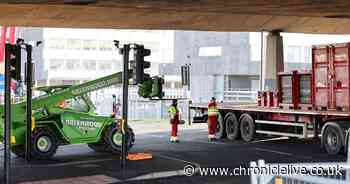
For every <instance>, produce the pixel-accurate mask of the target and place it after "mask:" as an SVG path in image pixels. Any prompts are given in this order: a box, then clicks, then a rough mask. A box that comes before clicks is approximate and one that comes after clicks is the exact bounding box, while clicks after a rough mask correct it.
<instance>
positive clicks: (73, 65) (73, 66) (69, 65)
mask: <svg viewBox="0 0 350 184" xmlns="http://www.w3.org/2000/svg"><path fill="white" fill-rule="evenodd" d="M79 68H80V61H79V60H78V59H68V60H66V69H67V70H79Z"/></svg>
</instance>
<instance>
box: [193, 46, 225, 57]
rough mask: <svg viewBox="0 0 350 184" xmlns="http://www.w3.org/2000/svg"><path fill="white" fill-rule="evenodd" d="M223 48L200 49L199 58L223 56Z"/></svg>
mask: <svg viewBox="0 0 350 184" xmlns="http://www.w3.org/2000/svg"><path fill="white" fill-rule="evenodd" d="M221 55H222V47H200V48H199V52H198V56H204V57H210V56H221Z"/></svg>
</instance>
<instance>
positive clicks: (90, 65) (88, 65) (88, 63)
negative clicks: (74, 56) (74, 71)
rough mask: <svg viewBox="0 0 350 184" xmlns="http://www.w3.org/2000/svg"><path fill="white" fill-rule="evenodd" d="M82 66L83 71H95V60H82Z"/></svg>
mask: <svg viewBox="0 0 350 184" xmlns="http://www.w3.org/2000/svg"><path fill="white" fill-rule="evenodd" d="M82 66H83V68H84V69H85V70H90V71H93V70H96V61H95V60H84V61H83V62H82Z"/></svg>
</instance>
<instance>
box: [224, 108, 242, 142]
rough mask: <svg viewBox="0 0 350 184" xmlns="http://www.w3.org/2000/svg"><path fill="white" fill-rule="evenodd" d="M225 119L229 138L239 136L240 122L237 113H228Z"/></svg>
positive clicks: (234, 138) (233, 138)
mask: <svg viewBox="0 0 350 184" xmlns="http://www.w3.org/2000/svg"><path fill="white" fill-rule="evenodd" d="M224 119H225V125H226V128H225V129H226V135H227V138H228V139H229V140H231V141H233V140H236V139H237V138H239V133H240V132H239V122H238V120H237V117H236V115H235V114H234V113H228V114H227V115H226V116H225V118H224Z"/></svg>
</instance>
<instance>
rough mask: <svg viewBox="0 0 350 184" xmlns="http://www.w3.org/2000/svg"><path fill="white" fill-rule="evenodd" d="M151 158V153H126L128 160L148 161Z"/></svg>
mask: <svg viewBox="0 0 350 184" xmlns="http://www.w3.org/2000/svg"><path fill="white" fill-rule="evenodd" d="M152 158H153V156H152V154H151V153H128V156H127V159H128V160H150V159H152Z"/></svg>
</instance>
